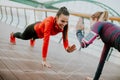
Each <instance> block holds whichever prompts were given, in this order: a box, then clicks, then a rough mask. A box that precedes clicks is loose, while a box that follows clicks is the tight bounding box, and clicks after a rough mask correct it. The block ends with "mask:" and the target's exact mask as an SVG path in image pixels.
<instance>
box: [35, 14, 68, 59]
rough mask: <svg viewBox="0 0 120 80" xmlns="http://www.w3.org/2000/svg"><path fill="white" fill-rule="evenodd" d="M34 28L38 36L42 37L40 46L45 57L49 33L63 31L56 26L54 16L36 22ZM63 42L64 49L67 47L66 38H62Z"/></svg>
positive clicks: (54, 33)
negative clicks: (41, 45)
mask: <svg viewBox="0 0 120 80" xmlns="http://www.w3.org/2000/svg"><path fill="white" fill-rule="evenodd" d="M34 29H35V31H36V33H37V35H38V37H39V38H44V39H43V47H42V57H43V58H46V57H47V51H48V45H49V39H50V35H56V34H58V33H60V32H62V33H63V30H61V29H60V28H59V27H58V25H57V24H56V23H55V17H52V16H50V17H47V18H45V19H44V20H43V21H42V22H39V23H37V24H36V25H35V27H34ZM63 44H64V48H65V49H66V48H67V47H68V38H67V40H63Z"/></svg>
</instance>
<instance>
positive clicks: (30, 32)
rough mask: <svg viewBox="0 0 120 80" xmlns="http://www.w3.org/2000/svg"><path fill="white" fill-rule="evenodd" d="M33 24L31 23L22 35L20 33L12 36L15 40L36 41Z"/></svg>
mask: <svg viewBox="0 0 120 80" xmlns="http://www.w3.org/2000/svg"><path fill="white" fill-rule="evenodd" d="M35 24H36V23H33V24H31V25H29V26H27V28H26V29H25V30H24V32H23V33H21V32H16V33H14V36H15V37H16V38H19V39H23V40H29V39H37V38H38V36H37V34H36V32H35V30H34V25H35Z"/></svg>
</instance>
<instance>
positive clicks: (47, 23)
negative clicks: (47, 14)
mask: <svg viewBox="0 0 120 80" xmlns="http://www.w3.org/2000/svg"><path fill="white" fill-rule="evenodd" d="M52 24H53V23H52V22H51V21H50V20H46V21H45V29H44V39H43V47H42V57H43V58H46V57H47V52H48V45H49V38H50V32H51V27H52Z"/></svg>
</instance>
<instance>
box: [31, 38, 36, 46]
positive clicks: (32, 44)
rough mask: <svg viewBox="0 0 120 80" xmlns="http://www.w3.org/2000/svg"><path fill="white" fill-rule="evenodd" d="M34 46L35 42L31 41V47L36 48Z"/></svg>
mask: <svg viewBox="0 0 120 80" xmlns="http://www.w3.org/2000/svg"><path fill="white" fill-rule="evenodd" d="M34 45H35V40H33V39H30V46H31V47H34Z"/></svg>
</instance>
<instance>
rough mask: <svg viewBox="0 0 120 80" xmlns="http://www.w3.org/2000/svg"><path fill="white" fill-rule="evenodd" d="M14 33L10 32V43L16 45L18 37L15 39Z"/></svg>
mask: <svg viewBox="0 0 120 80" xmlns="http://www.w3.org/2000/svg"><path fill="white" fill-rule="evenodd" d="M13 34H14V33H13V32H12V33H11V34H10V43H11V44H13V45H15V44H16V39H15V37H14V35H13Z"/></svg>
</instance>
